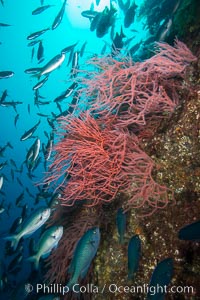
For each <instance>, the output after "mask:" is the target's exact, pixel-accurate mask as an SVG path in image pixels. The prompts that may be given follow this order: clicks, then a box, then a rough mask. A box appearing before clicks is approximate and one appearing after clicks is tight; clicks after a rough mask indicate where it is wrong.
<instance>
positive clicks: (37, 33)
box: [27, 28, 50, 40]
mask: <svg viewBox="0 0 200 300" xmlns="http://www.w3.org/2000/svg"><path fill="white" fill-rule="evenodd" d="M49 29H50V28H46V29H42V30H40V31H37V32H34V33H31V34H30V35H29V36H27V40H34V39H36V38H37V37H39V36H41V35H42V34H43V33H45V32H46V31H48V30H49Z"/></svg>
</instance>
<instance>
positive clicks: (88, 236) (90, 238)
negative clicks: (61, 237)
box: [66, 227, 100, 289]
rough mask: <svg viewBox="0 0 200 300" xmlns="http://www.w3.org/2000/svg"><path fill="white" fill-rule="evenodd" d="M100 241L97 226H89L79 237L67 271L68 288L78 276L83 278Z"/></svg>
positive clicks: (75, 281)
mask: <svg viewBox="0 0 200 300" xmlns="http://www.w3.org/2000/svg"><path fill="white" fill-rule="evenodd" d="M99 242H100V231H99V228H97V227H95V228H91V229H89V230H88V231H87V232H85V234H84V235H83V236H82V237H81V238H80V240H79V241H78V243H77V245H76V249H75V251H74V254H73V258H72V261H71V263H70V267H69V269H68V273H69V274H70V275H71V278H70V280H69V282H68V283H67V284H66V285H67V286H68V287H69V288H70V289H71V287H72V286H73V285H74V284H76V283H78V280H79V278H81V279H83V278H84V277H85V276H86V274H87V272H88V270H89V267H90V265H91V262H92V260H93V258H94V257H95V255H96V252H97V249H98V246H99Z"/></svg>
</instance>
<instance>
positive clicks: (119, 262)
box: [92, 43, 200, 299]
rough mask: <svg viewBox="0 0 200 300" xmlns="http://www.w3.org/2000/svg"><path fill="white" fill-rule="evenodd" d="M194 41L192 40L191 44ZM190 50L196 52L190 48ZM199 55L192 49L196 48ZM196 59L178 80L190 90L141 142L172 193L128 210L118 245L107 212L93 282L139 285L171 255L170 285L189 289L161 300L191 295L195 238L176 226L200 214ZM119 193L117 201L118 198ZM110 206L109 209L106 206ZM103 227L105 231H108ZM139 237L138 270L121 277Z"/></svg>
mask: <svg viewBox="0 0 200 300" xmlns="http://www.w3.org/2000/svg"><path fill="white" fill-rule="evenodd" d="M195 48H196V43H194V49H195ZM195 52H196V51H195ZM196 54H197V55H199V53H198V52H196ZM199 61H200V58H199V57H198V61H197V62H196V63H195V65H194V66H193V67H191V68H190V69H189V70H188V73H187V78H186V80H185V82H184V85H187V84H191V85H192V89H191V94H190V95H188V94H186V93H185V92H184V85H183V93H182V95H181V97H182V103H181V105H180V106H179V107H178V108H177V109H176V111H175V112H174V114H173V115H172V117H171V120H170V121H169V120H168V121H167V122H166V123H165V124H162V125H161V127H160V128H159V130H158V132H157V134H156V135H155V136H154V137H153V138H152V140H151V142H150V143H149V142H148V143H147V142H146V143H145V141H144V148H145V151H146V152H147V153H148V154H149V155H150V156H151V157H152V158H153V160H154V161H155V162H156V163H157V166H158V167H157V170H156V172H155V174H154V178H155V180H156V181H158V182H159V183H161V184H165V185H167V186H168V187H169V188H170V189H171V190H172V191H173V193H174V197H173V199H174V201H172V202H171V203H170V204H169V205H168V206H167V207H166V208H165V209H162V210H158V211H157V212H156V213H154V214H153V215H152V216H150V217H145V218H141V217H140V216H139V213H138V211H134V210H131V211H130V213H129V214H128V226H127V233H126V237H125V241H126V242H125V244H124V245H123V246H121V245H119V242H118V235H117V230H116V225H115V213H114V212H113V213H111V212H110V217H109V219H110V224H108V228H107V229H106V230H105V232H104V233H103V237H102V241H103V242H102V245H101V249H100V251H99V253H98V256H97V259H96V263H95V268H94V274H95V278H96V282H98V286H99V287H102V286H103V285H104V284H105V283H106V284H107V287H108V286H109V284H112V283H115V284H116V285H117V286H127V285H128V286H133V285H134V286H142V285H143V284H148V283H149V280H150V277H151V274H152V272H153V269H154V267H155V265H156V264H157V262H158V261H161V260H162V259H165V258H168V257H172V258H173V260H174V276H173V279H172V283H171V284H172V285H176V286H182V287H184V286H191V287H192V288H191V289H190V290H189V291H185V292H183V291H182V292H181V293H176V295H170V294H168V295H167V296H166V299H197V298H198V296H200V295H199V294H198V293H199V291H198V278H199V272H200V267H199V266H200V255H199V254H200V249H199V243H197V242H189V241H181V240H179V239H178V231H179V229H180V228H181V227H183V226H185V225H187V224H189V223H192V222H194V221H196V220H198V219H199V216H200V155H199V154H200V80H199V73H200V72H199V65H200V63H199ZM123 197H124V196H123V195H121V196H119V203H120V202H124V199H123ZM111 211H114V210H112V209H111ZM108 232H109V235H108ZM136 233H137V234H139V236H140V238H141V239H142V255H141V260H140V265H139V271H138V273H137V274H136V275H135V280H134V281H133V282H128V280H127V248H128V241H129V239H130V238H131V237H132V235H133V234H136ZM105 297H107V298H106V299H114V298H115V299H144V298H145V293H142V292H141V293H140V292H139V293H136V294H132V293H125V292H122V293H119V292H116V293H113V294H112V293H109V292H107V293H106V294H103V295H100V294H98V295H93V296H92V299H105Z"/></svg>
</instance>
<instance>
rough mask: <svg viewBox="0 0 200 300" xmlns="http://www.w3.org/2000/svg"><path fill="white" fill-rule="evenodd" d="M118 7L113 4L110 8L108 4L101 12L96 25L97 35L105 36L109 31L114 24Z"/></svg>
mask: <svg viewBox="0 0 200 300" xmlns="http://www.w3.org/2000/svg"><path fill="white" fill-rule="evenodd" d="M115 14H116V9H115V8H114V7H113V6H112V5H111V8H110V9H108V7H107V6H106V7H105V8H104V10H103V12H102V13H100V18H99V19H98V22H97V26H96V35H97V37H98V38H101V37H103V36H104V35H105V34H106V33H107V32H108V29H109V27H111V26H112V25H113V24H114V21H115Z"/></svg>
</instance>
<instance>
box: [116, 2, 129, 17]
mask: <svg viewBox="0 0 200 300" xmlns="http://www.w3.org/2000/svg"><path fill="white" fill-rule="evenodd" d="M124 1H125V0H118V1H117V2H118V4H119V7H120V9H121V10H122V11H123V12H124V14H125V13H126V12H127V10H128V8H129V6H130V4H131V1H130V0H126V3H124Z"/></svg>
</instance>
